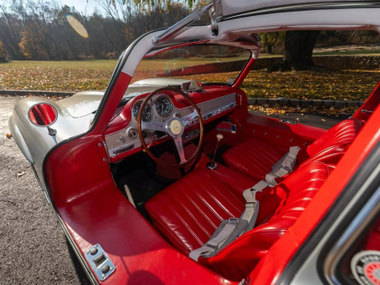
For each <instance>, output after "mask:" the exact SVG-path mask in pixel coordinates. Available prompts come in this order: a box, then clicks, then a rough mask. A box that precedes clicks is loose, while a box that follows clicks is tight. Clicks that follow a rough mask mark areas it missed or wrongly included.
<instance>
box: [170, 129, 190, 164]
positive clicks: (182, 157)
mask: <svg viewBox="0 0 380 285" xmlns="http://www.w3.org/2000/svg"><path fill="white" fill-rule="evenodd" d="M173 139H174V143H175V146H176V148H177V151H178V155H179V158H180V160H181V162H180V163H181V164H183V163H186V162H187V160H186V157H185V151H184V149H183V139H182V136H179V137H176V138H173Z"/></svg>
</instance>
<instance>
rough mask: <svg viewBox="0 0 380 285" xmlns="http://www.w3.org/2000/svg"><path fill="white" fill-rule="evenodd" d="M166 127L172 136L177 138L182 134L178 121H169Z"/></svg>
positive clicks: (180, 124)
mask: <svg viewBox="0 0 380 285" xmlns="http://www.w3.org/2000/svg"><path fill="white" fill-rule="evenodd" d="M168 127H169V130H170V133H171V134H172V135H173V136H179V135H181V134H182V133H183V127H182V123H181V121H180V120H178V119H173V120H171V121H170V123H169V124H168Z"/></svg>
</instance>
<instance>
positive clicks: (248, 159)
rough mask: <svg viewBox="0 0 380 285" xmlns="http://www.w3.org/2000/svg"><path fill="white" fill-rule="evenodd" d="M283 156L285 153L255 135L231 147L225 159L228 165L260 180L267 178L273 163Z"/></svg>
mask: <svg viewBox="0 0 380 285" xmlns="http://www.w3.org/2000/svg"><path fill="white" fill-rule="evenodd" d="M283 156H284V153H281V152H280V151H278V150H277V149H275V148H273V147H272V146H271V145H270V144H268V143H266V142H265V141H263V140H261V139H259V138H256V137H254V138H251V139H249V140H246V141H244V142H242V143H240V144H238V145H236V146H234V147H232V148H230V149H229V150H228V151H227V152H226V153H225V154H224V155H223V159H224V161H225V162H226V164H227V165H228V167H230V168H232V169H235V170H237V171H239V172H242V173H244V174H247V175H249V176H251V177H254V178H256V179H258V180H265V175H266V174H267V173H269V172H270V171H271V167H272V166H273V164H275V163H276V162H277V161H279V160H280V159H281V157H283Z"/></svg>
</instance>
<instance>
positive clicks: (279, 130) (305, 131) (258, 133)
mask: <svg viewBox="0 0 380 285" xmlns="http://www.w3.org/2000/svg"><path fill="white" fill-rule="evenodd" d="M325 132H326V130H323V129H320V128H316V127H312V126H307V125H303V124H296V125H292V124H287V123H282V122H280V120H278V119H274V118H270V117H264V116H258V115H253V114H248V116H247V121H246V124H245V125H244V133H243V134H244V137H243V139H248V138H251V137H259V138H261V139H263V140H264V141H266V142H267V143H269V144H271V145H272V146H273V147H275V148H277V149H279V150H280V151H281V152H284V153H286V152H287V151H288V150H289V147H291V146H296V145H298V146H300V147H301V148H304V147H305V146H306V145H309V144H311V143H312V142H314V141H315V140H316V139H318V138H319V137H321V136H322V135H323V134H324V133H325Z"/></svg>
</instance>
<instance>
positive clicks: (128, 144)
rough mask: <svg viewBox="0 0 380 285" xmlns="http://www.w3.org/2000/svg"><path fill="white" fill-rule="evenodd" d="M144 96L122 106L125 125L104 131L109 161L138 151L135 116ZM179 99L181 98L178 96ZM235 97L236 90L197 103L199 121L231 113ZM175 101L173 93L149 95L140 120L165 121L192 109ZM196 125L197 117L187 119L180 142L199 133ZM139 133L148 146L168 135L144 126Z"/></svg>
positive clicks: (138, 140)
mask: <svg viewBox="0 0 380 285" xmlns="http://www.w3.org/2000/svg"><path fill="white" fill-rule="evenodd" d="M145 96H147V94H145ZM145 96H138V97H136V98H134V99H133V100H131V101H130V102H128V104H127V105H125V107H124V110H123V113H122V114H121V116H124V117H125V118H130V120H129V122H128V123H127V124H126V126H123V127H121V128H120V129H119V130H117V131H115V132H112V133H109V134H106V136H105V140H106V144H107V147H108V154H109V157H110V159H111V161H112V162H115V161H118V160H120V159H122V158H124V157H127V156H129V155H131V154H133V153H136V152H138V151H141V142H140V139H139V135H138V131H137V116H138V113H139V110H140V107H141V104H142V102H143V100H144V97H145ZM201 96H202V94H201ZM214 97H215V96H214ZM179 98H181V99H182V96H181V97H179ZM236 98H237V95H236V92H231V93H227V94H225V95H221V96H220V97H217V98H212V99H210V100H205V101H202V102H199V103H197V106H198V108H199V110H200V113H201V115H202V120H203V123H204V124H206V123H208V122H210V121H212V120H214V119H216V118H217V117H220V116H222V115H225V114H227V113H229V112H231V111H232V110H233V109H234V108H236ZM177 101H178V100H177V99H176V97H175V96H173V95H170V96H169V95H168V94H157V95H155V96H153V97H152V98H151V100H149V102H148V103H147V104H146V106H145V108H144V111H143V116H142V120H143V121H144V122H160V123H161V122H165V121H166V120H169V119H170V118H172V117H173V116H176V117H179V118H180V117H183V116H186V115H188V114H190V113H192V112H193V108H192V107H191V106H184V105H183V104H182V105H181V104H178V102H177ZM198 101H199V100H198ZM197 124H198V119H195V120H194V121H192V122H190V124H189V126H188V127H187V129H185V132H184V134H183V135H182V138H183V140H184V143H186V142H188V141H190V140H192V139H194V138H196V137H198V136H199V128H197V127H196V125H197ZM143 136H144V139H145V143H146V144H147V145H148V147H150V146H153V145H156V144H157V143H160V142H162V141H164V140H166V139H167V138H169V136H168V135H167V134H166V133H163V132H157V131H153V130H148V129H144V130H143Z"/></svg>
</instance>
